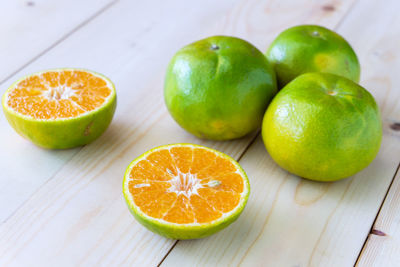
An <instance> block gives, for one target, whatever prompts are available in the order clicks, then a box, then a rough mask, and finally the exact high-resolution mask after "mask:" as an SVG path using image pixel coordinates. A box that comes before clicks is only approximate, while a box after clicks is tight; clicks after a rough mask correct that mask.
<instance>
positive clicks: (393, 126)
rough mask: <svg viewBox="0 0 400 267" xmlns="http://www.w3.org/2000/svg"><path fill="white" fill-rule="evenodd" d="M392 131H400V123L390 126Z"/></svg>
mask: <svg viewBox="0 0 400 267" xmlns="http://www.w3.org/2000/svg"><path fill="white" fill-rule="evenodd" d="M390 129H392V130H393V131H400V122H394V123H392V124H390Z"/></svg>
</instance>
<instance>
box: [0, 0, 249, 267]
mask: <svg viewBox="0 0 400 267" xmlns="http://www.w3.org/2000/svg"><path fill="white" fill-rule="evenodd" d="M229 3H232V2H230V1H226V2H222V1H221V2H219V4H218V5H215V3H214V2H213V1H209V2H205V1H203V2H201V3H200V2H199V3H198V4H197V5H194V4H193V3H191V4H190V5H188V4H184V3H182V2H181V1H175V2H169V3H164V2H163V1H159V2H158V3H157V4H158V8H157V9H155V8H154V3H145V2H144V3H143V4H142V6H140V8H138V6H137V3H134V2H132V1H124V2H123V1H120V2H118V3H117V4H116V5H114V6H113V7H112V8H110V9H109V10H108V11H107V12H105V13H104V14H102V15H101V16H99V17H98V18H96V19H95V20H93V21H92V22H91V23H89V24H88V25H87V26H85V27H84V28H82V29H80V30H79V31H77V32H75V33H74V35H72V36H71V37H70V38H68V39H67V40H65V41H64V42H62V43H60V44H59V45H58V46H57V47H55V48H54V49H52V50H51V51H49V52H48V53H46V55H44V56H43V57H41V58H39V59H38V60H37V61H36V62H35V64H33V65H31V66H29V67H27V68H26V69H24V71H26V72H31V71H33V70H35V69H41V68H43V67H45V68H49V67H50V68H51V67H55V66H57V65H58V64H60V61H61V60H62V62H63V64H66V65H69V66H79V67H85V68H89V69H96V70H98V71H99V72H103V73H107V75H109V76H110V77H111V78H112V80H113V81H115V83H116V86H117V91H118V95H119V96H120V97H119V99H118V109H117V113H116V117H115V120H114V121H113V123H112V125H111V127H110V129H109V130H108V131H107V133H106V134H105V135H104V136H103V137H102V138H101V139H100V140H98V141H97V142H95V143H94V144H92V145H90V146H87V147H85V148H83V149H82V150H80V151H79V153H77V154H76V155H75V156H74V157H73V158H72V159H71V160H70V161H69V162H68V164H67V165H65V167H64V168H62V169H61V170H59V171H58V172H57V170H55V171H54V172H53V173H51V172H52V170H50V171H49V173H50V175H49V176H48V177H51V178H52V179H50V180H48V182H47V183H46V184H45V185H44V186H43V187H42V188H41V189H40V190H38V191H37V192H36V193H35V194H34V195H33V196H32V197H31V198H30V199H29V200H28V201H27V202H26V203H25V204H24V205H23V206H22V207H21V208H20V209H19V210H18V211H17V212H16V213H15V214H14V215H13V216H12V217H10V218H9V219H8V220H7V221H6V222H5V223H4V224H3V225H2V226H1V230H0V236H1V237H0V239H1V241H0V251H1V252H0V254H1V256H0V265H6V264H10V265H18V264H24V265H27V264H32V262H34V263H35V264H36V265H43V264H52V263H53V264H57V265H74V264H77V263H81V264H96V263H97V262H98V261H101V262H102V263H104V264H105V265H107V264H112V265H113V264H118V263H122V262H125V263H127V264H129V263H132V262H135V263H137V264H153V265H154V264H155V263H158V262H159V258H158V257H163V255H164V254H163V251H167V250H168V249H169V244H170V243H171V241H169V240H165V239H162V238H160V237H159V236H156V235H154V234H152V233H151V232H148V231H147V230H145V229H144V228H142V227H141V226H140V225H138V224H137V223H136V221H134V219H133V217H132V216H131V215H130V214H129V212H128V210H127V207H126V205H125V203H124V201H123V198H122V194H121V192H122V191H121V185H122V177H123V172H124V169H125V168H126V167H127V165H128V163H129V162H130V161H131V160H133V159H134V158H135V157H137V156H138V155H140V154H141V153H143V152H144V151H146V150H148V149H149V148H151V147H153V146H156V145H160V144H165V143H173V142H178V141H179V142H184V141H187V142H197V143H203V142H201V141H198V140H195V139H194V137H192V136H191V135H188V134H186V133H185V132H184V131H183V130H181V129H180V128H179V127H178V126H177V125H176V124H175V123H174V122H173V121H172V120H171V119H170V117H169V116H168V115H167V111H166V110H165V108H164V104H163V97H162V83H163V75H164V73H163V72H164V71H163V70H164V69H165V66H166V64H167V63H168V60H169V58H170V57H171V56H172V54H173V53H174V51H176V50H177V49H178V48H180V47H181V46H183V45H184V44H186V43H188V42H190V41H193V40H194V39H195V38H197V34H196V32H193V31H192V29H193V28H196V27H197V28H198V25H205V26H207V25H209V24H210V23H212V22H213V20H214V21H215V19H217V18H218V16H219V14H220V13H221V12H223V13H225V12H226V11H225V10H226V8H229V6H230V5H229ZM211 5H212V7H213V8H212V9H210V7H211ZM168 11H170V12H168ZM200 11H201V12H200ZM195 15H196V16H195ZM115 18H118V20H115ZM183 26H184V27H183ZM182 27H183V28H182ZM98 29H102V31H100V32H99V31H98ZM177 29H181V30H180V31H177ZM182 35H184V36H182ZM88 36H90V37H91V38H87V37H88ZM84 39H85V40H87V41H85V42H84V43H82V40H84ZM99 44H102V45H99ZM160 44H163V45H162V46H161V47H162V49H160ZM164 49H165V50H164ZM15 76H21V73H18V74H16V75H15ZM121 96H123V97H121ZM3 123H4V125H5V124H6V123H5V121H4V118H3ZM5 127H7V126H5ZM15 138H19V137H18V136H16V135H15ZM251 138H252V136H249V137H248V138H247V139H242V140H238V141H236V142H219V143H218V144H216V143H215V142H207V143H206V144H207V145H209V146H214V147H217V148H218V149H220V150H222V151H225V152H227V153H228V154H230V155H232V156H234V157H236V158H237V157H238V156H239V155H240V153H241V151H243V149H244V148H245V147H246V145H247V144H248V142H249V140H251ZM9 141H10V140H9ZM21 142H22V141H21ZM33 148H34V149H37V148H35V147H33ZM10 150H11V149H10ZM37 150H40V149H37ZM20 153H21V154H22V152H20ZM52 153H53V152H49V155H48V157H51V155H54V154H52ZM16 155H19V154H16ZM31 157H34V155H31ZM44 162H45V161H43V162H42V164H44ZM9 170H10V169H9ZM33 175H34V173H33ZM24 176H25V179H29V178H30V177H29V176H28V175H24ZM136 241H140V242H136ZM18 244H19V245H18Z"/></svg>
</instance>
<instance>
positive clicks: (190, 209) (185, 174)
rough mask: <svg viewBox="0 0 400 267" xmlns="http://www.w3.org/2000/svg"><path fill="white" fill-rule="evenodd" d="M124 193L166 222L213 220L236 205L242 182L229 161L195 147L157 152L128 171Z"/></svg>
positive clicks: (174, 148) (163, 149)
mask: <svg viewBox="0 0 400 267" xmlns="http://www.w3.org/2000/svg"><path fill="white" fill-rule="evenodd" d="M130 179H131V180H130V181H129V192H130V193H131V194H132V197H133V201H134V203H135V205H136V206H137V207H139V208H140V210H141V211H142V212H144V213H145V214H146V215H148V216H150V217H153V218H156V219H161V220H164V221H167V222H171V223H178V224H190V223H207V222H211V221H214V220H216V219H218V218H220V217H221V216H223V215H224V214H225V213H227V212H229V211H231V210H233V209H234V208H235V207H236V206H237V205H238V204H239V202H240V199H241V193H242V192H243V190H244V180H243V177H242V176H241V174H240V173H239V171H238V169H237V167H236V166H235V165H234V164H233V163H232V162H231V161H230V160H228V159H226V158H224V157H222V156H220V155H218V154H216V153H213V152H211V151H208V150H206V149H203V148H200V147H187V146H177V147H170V148H161V149H160V150H156V151H153V152H151V153H150V154H149V155H147V156H146V157H145V158H144V159H142V160H140V161H138V162H137V163H136V164H135V165H134V166H133V168H132V169H131V172H130Z"/></svg>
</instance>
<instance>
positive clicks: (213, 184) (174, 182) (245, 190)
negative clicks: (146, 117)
mask: <svg viewBox="0 0 400 267" xmlns="http://www.w3.org/2000/svg"><path fill="white" fill-rule="evenodd" d="M168 146H170V145H166V146H162V147H159V148H155V149H152V150H150V151H148V152H146V153H145V154H143V155H142V156H141V157H139V158H138V159H136V160H135V161H133V162H131V164H130V166H129V168H128V169H127V171H126V174H129V173H130V172H131V170H132V168H133V167H134V166H135V165H136V163H137V162H139V161H141V160H143V159H145V158H146V157H147V154H150V153H152V152H155V151H158V150H162V149H166V148H167V147H168ZM174 146H175V147H176V146H188V147H192V148H198V147H202V146H198V145H191V144H179V145H174ZM202 148H204V149H206V150H211V151H213V152H214V153H216V154H217V155H218V156H220V155H222V156H223V157H225V158H227V156H226V155H224V154H222V153H221V152H218V151H215V150H213V149H210V148H205V147H202ZM228 158H229V157H228ZM229 159H230V160H233V159H231V158H229ZM235 166H236V167H237V170H236V171H235V173H238V174H240V175H241V176H242V177H244V178H245V179H244V181H243V182H244V188H243V191H242V192H241V193H240V201H239V203H238V205H237V206H236V207H235V208H234V209H233V210H231V211H229V212H226V213H222V216H221V217H219V218H218V219H215V220H213V221H210V222H207V223H198V222H193V223H186V224H179V223H172V222H168V221H165V220H164V219H162V218H154V217H151V216H149V215H147V214H146V213H144V212H143V211H142V210H141V209H140V208H139V207H138V206H136V205H135V203H134V200H133V196H132V195H131V194H130V192H129V189H128V188H129V187H128V184H129V181H130V180H132V179H133V177H130V178H129V176H128V177H125V179H124V195H125V196H126V197H127V198H128V199H129V202H130V203H131V204H130V205H132V207H133V209H134V210H136V211H137V212H138V213H139V214H140V216H143V217H145V218H147V219H148V220H151V221H156V222H157V223H161V224H164V225H176V226H179V227H182V226H184V227H200V226H204V225H214V224H217V223H220V222H222V221H224V220H225V219H226V218H229V217H231V216H233V215H234V214H236V213H237V211H238V210H240V209H242V208H243V206H244V205H245V203H246V196H247V195H248V193H249V190H250V188H249V184H248V181H247V178H246V177H247V176H246V174H245V173H244V171H243V170H242V169H241V168H240V166H239V165H238V164H237V163H236V162H235ZM167 172H168V173H170V174H171V176H173V178H172V179H171V180H169V182H170V183H171V187H170V188H169V189H168V191H170V192H175V193H177V194H184V195H185V196H187V197H188V196H189V197H188V198H190V196H191V195H193V194H195V193H196V194H198V193H197V190H198V189H200V188H205V187H206V186H208V187H216V186H218V185H220V184H221V182H220V181H218V180H210V181H209V182H208V183H206V184H200V183H199V185H197V181H196V180H195V179H197V177H195V175H193V174H190V173H188V174H186V177H185V178H186V179H191V180H190V181H189V184H190V185H192V186H194V187H195V188H191V190H190V192H189V193H190V194H187V192H186V193H185V192H180V190H176V191H174V190H175V189H174V188H176V186H178V187H179V186H181V185H182V183H181V182H180V181H179V182H178V181H177V177H178V176H179V175H178V176H175V175H173V173H172V171H168V170H167ZM126 174H125V175H126ZM197 180H199V179H197ZM178 183H179V184H178ZM145 186H150V184H137V185H136V186H135V187H136V188H140V187H145Z"/></svg>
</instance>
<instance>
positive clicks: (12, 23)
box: [0, 0, 115, 221]
mask: <svg viewBox="0 0 400 267" xmlns="http://www.w3.org/2000/svg"><path fill="white" fill-rule="evenodd" d="M113 3H115V0H89V1H79V0H72V1H71V0H60V1H51V0H38V1H36V0H33V1H1V2H0V35H1V36H2V37H3V38H2V40H1V42H0V62H2V64H0V85H2V87H1V90H0V92H1V95H2V94H3V93H4V92H5V90H6V89H7V86H9V85H10V84H11V83H12V79H8V80H7V77H9V76H10V75H11V74H12V73H15V72H16V71H17V70H19V69H21V68H23V67H24V66H25V65H26V64H29V62H31V61H32V60H34V59H35V58H37V57H38V56H40V55H42V54H43V53H45V52H46V51H47V50H48V49H51V47H52V46H54V45H56V44H57V43H58V42H60V41H62V40H63V39H64V38H66V37H67V36H69V35H70V34H72V33H73V32H74V31H75V30H77V29H79V28H80V27H82V26H83V25H85V23H87V22H88V21H90V20H91V19H93V18H95V17H96V16H97V15H99V14H101V13H102V12H104V11H105V10H106V9H108V8H110V7H111V6H112V4H113ZM58 66H59V65H58ZM42 68H47V66H43V67H42ZM34 70H35V71H37V70H39V69H38V68H36V69H34ZM23 74H26V72H24V73H23ZM19 75H22V73H21V72H20V73H19ZM15 78H16V77H15V76H14V77H13V79H15ZM0 125H1V130H0V147H1V148H2V149H1V152H0V156H1V162H0V169H2V170H5V171H4V172H3V173H2V175H1V176H0V221H3V220H5V219H6V218H7V217H8V216H9V215H10V214H11V213H12V212H13V211H14V210H15V209H16V208H17V207H18V206H19V205H21V203H22V202H23V201H24V200H25V199H26V198H27V197H28V196H30V195H31V194H32V192H34V191H35V190H37V188H38V185H41V184H43V183H44V182H45V181H46V180H47V179H48V178H49V177H50V176H49V175H51V173H54V172H56V171H57V170H58V169H60V167H61V166H62V165H63V164H65V162H66V161H68V160H69V159H70V158H71V157H72V156H73V155H74V154H75V153H76V152H77V151H78V150H79V149H72V150H63V151H53V152H50V151H47V150H42V149H37V148H36V147H35V146H33V145H31V144H29V143H27V142H26V141H25V140H23V139H21V138H20V137H19V136H17V135H15V134H14V131H13V130H12V129H11V127H9V126H8V124H7V123H6V119H5V117H4V116H3V115H1V116H0ZM14 155H15V156H14ZM21 166H24V168H21ZM27 169H28V170H34V172H33V173H30V174H29V177H27V173H26V170H27Z"/></svg>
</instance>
